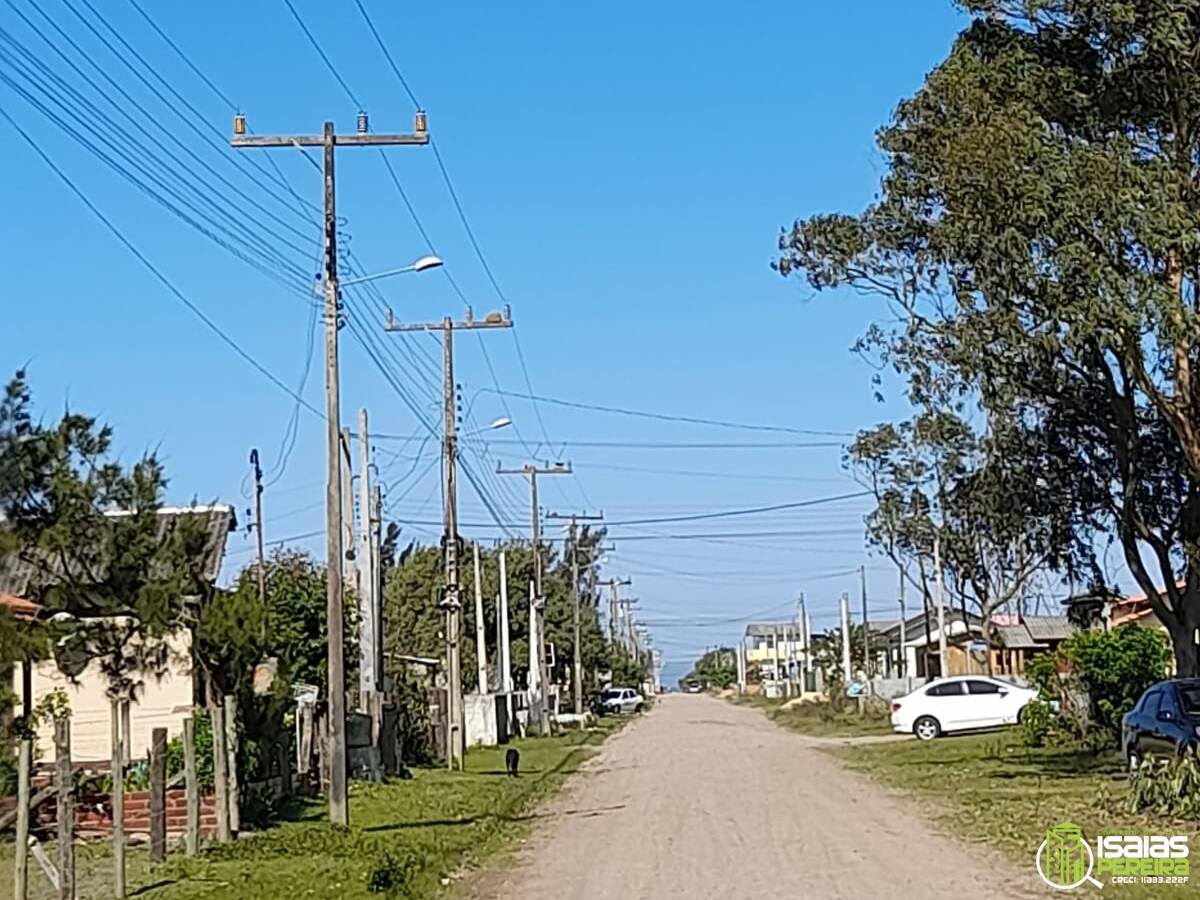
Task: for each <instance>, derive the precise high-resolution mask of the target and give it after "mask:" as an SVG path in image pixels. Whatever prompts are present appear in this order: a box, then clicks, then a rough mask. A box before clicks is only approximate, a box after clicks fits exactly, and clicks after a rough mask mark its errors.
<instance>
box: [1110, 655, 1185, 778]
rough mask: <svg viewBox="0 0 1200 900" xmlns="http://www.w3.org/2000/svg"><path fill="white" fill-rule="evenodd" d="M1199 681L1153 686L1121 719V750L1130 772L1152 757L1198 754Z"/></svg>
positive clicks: (1163, 683) (1180, 681)
mask: <svg viewBox="0 0 1200 900" xmlns="http://www.w3.org/2000/svg"><path fill="white" fill-rule="evenodd" d="M1198 729H1200V678H1172V679H1171V680H1169V681H1160V682H1158V684H1153V685H1151V686H1150V687H1148V688H1146V690H1145V691H1144V692H1143V693H1142V696H1141V697H1140V698H1139V699H1138V702H1137V703H1136V704H1134V707H1133V709H1131V710H1130V711H1129V712H1127V713H1125V715H1124V717H1123V718H1122V719H1121V749H1122V750H1124V751H1125V761H1126V763H1128V765H1129V771H1130V772H1131V773H1132V772H1134V771H1135V770H1136V769H1137V768H1138V766H1140V765H1141V764H1142V760H1144V759H1146V758H1147V757H1149V756H1167V757H1170V756H1176V757H1178V756H1183V755H1184V754H1185V753H1195V752H1196V747H1197V744H1198V743H1200V731H1198Z"/></svg>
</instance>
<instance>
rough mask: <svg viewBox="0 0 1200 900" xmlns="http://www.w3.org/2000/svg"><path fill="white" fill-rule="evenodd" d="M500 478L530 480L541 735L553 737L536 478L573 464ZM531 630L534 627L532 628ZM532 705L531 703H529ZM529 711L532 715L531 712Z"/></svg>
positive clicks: (530, 466)
mask: <svg viewBox="0 0 1200 900" xmlns="http://www.w3.org/2000/svg"><path fill="white" fill-rule="evenodd" d="M496 474H497V475H527V476H528V477H529V496H530V507H531V514H532V520H533V521H532V529H533V591H534V602H533V606H534V608H533V612H534V616H533V618H534V619H536V621H537V651H538V654H537V655H538V665H537V669H538V682H539V684H540V689H541V695H540V697H539V702H540V709H539V710H538V733H539V734H542V735H549V734H550V705H549V703H547V702H545V701H546V699H547V698H548V697H549V696H550V672H549V671H548V669H547V666H546V619H545V616H546V597H545V595H544V594H543V593H542V523H541V512H540V510H539V509H538V493H537V477H538V476H539V475H571V474H572V471H571V464H570V463H554V464H553V465H549V464H547V465H545V466H542V467H541V468H539V467H538V466H537V465H536V464H535V463H525V464H524V465H523V466H521V468H519V469H503V468H501V467H500V466H497V467H496ZM531 631H532V628H531ZM530 705H531V706H532V703H531V704H530ZM530 712H533V710H532V709H531V710H530Z"/></svg>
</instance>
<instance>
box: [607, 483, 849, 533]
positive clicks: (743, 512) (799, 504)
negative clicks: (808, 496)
mask: <svg viewBox="0 0 1200 900" xmlns="http://www.w3.org/2000/svg"><path fill="white" fill-rule="evenodd" d="M870 493H871V492H870V491H856V492H855V493H853V494H838V495H837V496H834V497H818V498H816V499H813V500H797V501H795V502H792V503H774V504H772V505H770V506H752V507H748V508H745V509H727V510H723V511H721V512H712V513H696V514H694V515H690V516H661V517H657V518H650V519H624V520H621V521H616V522H609V523H608V524H609V525H613V526H617V525H658V524H661V523H664V522H698V521H700V520H701V519H728V518H731V517H733V516H752V515H755V514H757V513H765V512H778V511H779V510H782V509H803V508H805V507H809V506H821V505H823V504H825V503H838V502H840V501H842V500H854V499H857V498H858V497H865V496H867V495H868V494H870Z"/></svg>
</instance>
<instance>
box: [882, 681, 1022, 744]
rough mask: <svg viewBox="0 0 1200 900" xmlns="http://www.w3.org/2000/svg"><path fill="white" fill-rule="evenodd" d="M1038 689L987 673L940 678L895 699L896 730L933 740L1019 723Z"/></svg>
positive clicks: (894, 725)
mask: <svg viewBox="0 0 1200 900" xmlns="http://www.w3.org/2000/svg"><path fill="white" fill-rule="evenodd" d="M1036 697H1037V691H1035V690H1033V689H1031V688H1023V687H1019V686H1018V685H1015V684H1012V683H1011V682H1008V681H1002V680H1000V679H999V678H990V677H988V676H986V675H958V676H952V677H949V678H939V679H937V680H936V681H932V682H930V683H929V684H927V685H924V686H923V687H920V688H918V689H917V690H915V691H913V692H912V693H911V694H906V695H905V696H903V697H899V698H897V699H896V700H893V701H892V730H893V731H898V732H901V733H903V734H915V735H916V736H917V737H919V738H920V739H921V740H923V741H931V740H933V739H934V738H935V737H938V736H939V735H942V734H948V733H950V732H954V731H975V730H976V729H981V728H999V727H1002V726H1004V725H1015V724H1016V722H1017V720H1018V719H1019V718H1020V716H1021V710H1023V709H1024V708H1025V707H1026V705H1027V704H1028V703H1029V702H1030V701H1031V700H1034V699H1035V698H1036Z"/></svg>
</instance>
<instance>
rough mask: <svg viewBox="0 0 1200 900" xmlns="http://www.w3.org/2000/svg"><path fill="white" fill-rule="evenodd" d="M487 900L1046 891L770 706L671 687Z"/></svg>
mask: <svg viewBox="0 0 1200 900" xmlns="http://www.w3.org/2000/svg"><path fill="white" fill-rule="evenodd" d="M543 812H544V813H545V814H546V815H545V817H544V818H543V819H542V820H541V822H540V824H539V825H538V826H537V827H536V829H535V831H534V833H533V835H532V836H531V837H530V839H529V841H528V842H527V844H526V845H525V846H524V847H523V848H522V850H521V852H519V853H518V856H517V859H516V861H515V863H511V862H510V863H503V864H498V865H497V866H496V867H495V869H494V870H493V871H491V872H489V873H486V874H485V876H484V877H482V878H480V879H478V880H477V882H476V883H475V884H474V886H473V890H474V896H475V897H476V898H479V900H500V898H506V900H507V898H520V900H543V898H545V900H550V898H580V900H584V898H586V900H608V898H613V900H616V898H621V900H630V898H658V897H687V898H703V897H713V898H716V897H720V898H729V897H733V896H742V897H799V898H806V900H807V898H812V900H826V898H830V900H833V898H836V900H859V898H863V900H865V898H871V900H875V898H882V897H888V898H890V897H921V898H923V900H942V898H945V900H964V898H971V900H1001V898H1016V897H1027V896H1045V894H1047V893H1049V891H1048V890H1047V889H1046V888H1044V887H1042V888H1041V889H1040V890H1035V888H1036V887H1037V886H1038V885H1039V884H1040V882H1038V880H1037V876H1036V875H1035V874H1034V873H1033V867H1032V865H1030V866H1029V867H1028V868H1027V869H1023V870H1022V869H1018V868H1015V867H1010V866H1009V865H1008V864H1006V863H1000V862H998V861H997V860H996V859H995V857H994V856H993V855H992V854H991V853H990V851H988V850H987V849H986V848H979V847H968V846H963V845H959V844H956V843H955V842H953V841H952V840H950V839H948V838H945V837H941V836H938V835H935V834H934V833H933V832H932V831H931V830H930V828H929V827H928V826H927V825H925V824H923V823H922V822H921V821H920V819H919V818H917V816H916V815H914V814H913V813H911V812H910V811H909V810H907V809H906V808H905V807H904V805H903V803H902V802H901V801H899V800H896V799H893V798H891V797H889V796H887V794H886V792H885V791H883V790H882V789H881V788H879V787H877V786H875V785H873V784H871V783H870V782H868V781H866V780H865V779H862V778H860V777H858V776H856V775H853V774H850V773H847V772H846V771H845V770H843V769H842V768H841V767H840V766H839V765H838V764H837V762H836V760H834V759H832V758H830V757H829V756H828V755H827V754H825V753H823V752H822V751H821V750H820V749H818V748H817V747H816V746H815V745H814V744H813V743H812V742H811V741H808V740H806V739H804V738H802V737H800V736H798V735H795V734H793V733H790V732H787V731H784V730H783V729H781V728H779V727H777V726H776V725H773V724H772V723H770V722H768V721H767V720H766V719H765V718H764V717H763V716H762V715H761V714H760V713H758V712H756V711H754V710H751V709H745V708H740V707H735V706H733V705H732V704H729V703H725V702H723V701H720V700H714V699H711V698H708V697H703V696H681V695H671V696H668V697H666V698H664V699H663V701H662V702H661V703H660V704H659V705H658V706H657V708H656V709H655V710H654V711H653V712H651V713H650V714H649V715H647V716H645V717H644V718H642V719H640V720H639V721H637V722H634V723H633V724H631V725H630V726H629V727H628V728H627V729H626V730H625V731H623V732H622V733H621V734H619V735H617V736H616V737H614V738H612V739H611V740H610V741H609V742H608V743H607V744H606V745H605V747H604V750H603V751H602V753H601V754H600V755H599V756H598V757H596V758H595V759H593V760H592V761H591V762H590V763H589V764H588V765H587V767H585V769H584V770H583V771H582V772H581V773H580V774H578V775H576V776H575V777H574V778H573V780H572V781H571V782H570V784H569V785H568V786H567V788H566V791H565V792H564V794H563V795H561V796H560V797H558V798H557V799H556V800H555V801H554V802H553V803H552V805H551V806H550V807H549V808H548V809H546V810H544V811H543Z"/></svg>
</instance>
